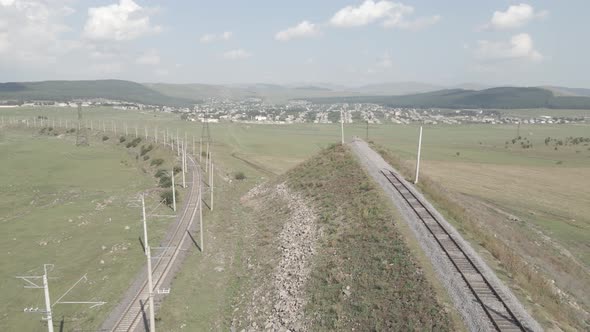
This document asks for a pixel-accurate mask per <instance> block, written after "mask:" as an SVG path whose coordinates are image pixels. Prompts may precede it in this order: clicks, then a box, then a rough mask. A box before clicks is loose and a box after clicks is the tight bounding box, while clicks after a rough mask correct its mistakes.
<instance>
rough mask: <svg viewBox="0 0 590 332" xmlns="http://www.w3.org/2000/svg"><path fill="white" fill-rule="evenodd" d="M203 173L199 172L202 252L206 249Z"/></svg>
mask: <svg viewBox="0 0 590 332" xmlns="http://www.w3.org/2000/svg"><path fill="white" fill-rule="evenodd" d="M202 194H203V174H202V173H201V172H199V227H200V235H201V252H203V251H205V244H204V243H203V196H202Z"/></svg>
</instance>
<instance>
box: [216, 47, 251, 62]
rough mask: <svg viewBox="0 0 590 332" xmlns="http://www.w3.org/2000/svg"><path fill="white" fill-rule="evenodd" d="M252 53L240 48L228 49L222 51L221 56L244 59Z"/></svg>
mask: <svg viewBox="0 0 590 332" xmlns="http://www.w3.org/2000/svg"><path fill="white" fill-rule="evenodd" d="M251 56H252V54H251V53H250V52H248V51H245V50H243V49H241V48H239V49H235V50H230V51H227V52H225V53H223V58H224V59H228V60H238V59H245V58H249V57H251Z"/></svg>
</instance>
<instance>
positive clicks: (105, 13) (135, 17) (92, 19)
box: [84, 0, 161, 41]
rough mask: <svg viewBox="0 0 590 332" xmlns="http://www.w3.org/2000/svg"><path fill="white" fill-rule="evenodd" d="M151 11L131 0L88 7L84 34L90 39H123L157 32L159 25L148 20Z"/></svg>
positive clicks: (159, 28)
mask: <svg viewBox="0 0 590 332" xmlns="http://www.w3.org/2000/svg"><path fill="white" fill-rule="evenodd" d="M151 12H152V10H149V9H146V8H143V7H141V6H139V5H138V4H136V3H135V2H134V1H133V0H120V1H119V3H118V4H117V3H115V4H111V5H107V6H103V7H94V8H89V9H88V20H87V21H86V24H85V26H84V35H85V36H86V37H88V38H89V39H92V40H114V41H123V40H131V39H136V38H138V37H141V36H143V35H146V34H151V33H156V32H159V31H160V30H161V27H159V26H153V25H152V24H151V22H150V13H151Z"/></svg>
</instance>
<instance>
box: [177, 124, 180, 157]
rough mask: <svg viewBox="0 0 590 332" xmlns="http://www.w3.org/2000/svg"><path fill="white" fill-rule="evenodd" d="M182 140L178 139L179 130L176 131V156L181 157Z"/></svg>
mask: <svg viewBox="0 0 590 332" xmlns="http://www.w3.org/2000/svg"><path fill="white" fill-rule="evenodd" d="M179 142H180V140H179V139H178V129H176V155H177V156H180V143H179Z"/></svg>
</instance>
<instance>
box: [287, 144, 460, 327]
mask: <svg viewBox="0 0 590 332" xmlns="http://www.w3.org/2000/svg"><path fill="white" fill-rule="evenodd" d="M286 182H287V184H288V185H289V187H291V188H293V189H294V190H295V191H297V192H300V193H302V194H303V196H304V197H305V198H306V199H308V200H309V201H310V204H311V206H312V207H313V209H314V210H315V211H316V213H317V214H318V215H319V216H320V217H319V227H320V229H321V230H322V233H323V237H322V238H321V239H320V244H319V249H318V254H317V256H316V257H315V261H314V266H313V268H312V277H311V279H310V281H309V284H308V286H307V294H308V295H309V300H308V301H309V302H308V304H307V308H306V311H307V313H308V316H309V317H310V319H311V320H312V326H313V327H314V329H315V330H326V329H333V330H341V329H344V328H350V327H354V328H355V329H358V330H382V329H383V330H424V329H427V330H432V329H435V330H452V329H453V328H452V325H451V324H450V321H449V317H448V314H447V313H445V311H444V310H442V306H441V305H440V304H439V303H438V302H437V300H436V298H435V293H434V292H433V290H432V287H431V286H430V285H429V282H428V281H427V280H426V279H425V277H424V273H423V270H422V269H421V268H420V267H419V265H418V264H417V263H416V260H415V258H414V257H413V254H412V253H411V252H410V251H409V250H408V247H407V245H406V243H405V242H406V241H405V240H404V239H403V238H402V236H400V232H399V230H398V229H397V226H396V223H398V222H400V220H396V219H397V217H396V216H395V214H394V212H393V211H392V208H391V207H390V205H389V204H388V202H387V200H386V199H385V197H384V196H383V194H382V193H381V191H380V189H379V188H378V187H377V186H375V184H374V183H372V181H371V180H370V179H369V178H368V176H367V175H366V174H365V173H364V171H363V170H362V168H361V167H360V165H359V164H358V162H357V161H356V160H355V159H354V157H353V156H352V154H351V153H350V151H349V150H348V149H346V148H343V147H342V146H333V147H330V148H328V149H326V150H323V151H321V152H320V153H319V154H318V155H316V156H315V157H313V158H312V159H310V160H309V161H307V162H304V163H303V164H301V165H299V166H297V167H296V168H295V169H293V170H292V171H290V172H289V173H287V176H286ZM347 286H350V290H351V294H350V296H347V295H346V294H344V293H343V290H344V289H346V287H347Z"/></svg>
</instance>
